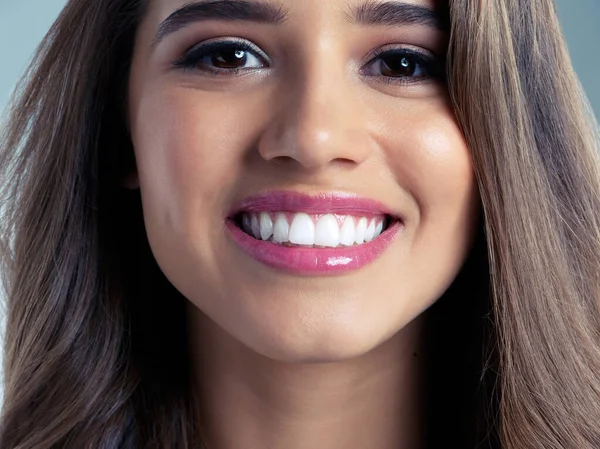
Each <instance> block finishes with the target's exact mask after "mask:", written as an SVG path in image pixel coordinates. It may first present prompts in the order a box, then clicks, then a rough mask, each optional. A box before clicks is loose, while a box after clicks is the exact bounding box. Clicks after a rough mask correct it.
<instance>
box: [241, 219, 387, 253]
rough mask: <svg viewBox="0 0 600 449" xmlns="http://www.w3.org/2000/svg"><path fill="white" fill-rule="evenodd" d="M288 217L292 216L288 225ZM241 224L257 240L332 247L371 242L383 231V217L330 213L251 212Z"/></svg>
mask: <svg viewBox="0 0 600 449" xmlns="http://www.w3.org/2000/svg"><path fill="white" fill-rule="evenodd" d="M288 216H290V217H293V218H291V221H292V223H291V225H290V223H289V220H288ZM317 218H318V220H317ZM273 221H274V222H273ZM340 223H341V226H340ZM241 227H242V229H243V230H244V231H245V232H246V233H247V234H249V235H252V236H254V238H256V239H257V240H264V241H267V240H268V241H271V242H274V243H279V244H283V243H292V244H295V245H303V246H317V247H328V248H336V247H338V246H340V245H341V246H354V245H361V244H363V243H367V242H370V241H372V240H373V239H374V238H376V237H378V236H379V235H380V234H381V233H382V232H383V229H384V227H385V220H382V219H381V218H372V219H367V218H366V217H360V218H359V217H351V216H346V217H343V216H337V215H334V214H325V215H322V216H320V217H318V216H317V217H315V216H310V215H308V214H306V213H297V214H294V215H292V214H290V213H283V212H278V213H272V212H271V213H270V212H261V213H257V212H252V213H246V214H243V215H242V223H241Z"/></svg>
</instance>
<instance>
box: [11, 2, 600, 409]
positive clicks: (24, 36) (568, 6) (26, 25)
mask: <svg viewBox="0 0 600 449" xmlns="http://www.w3.org/2000/svg"><path fill="white" fill-rule="evenodd" d="M65 3H66V0H28V1H23V0H21V1H15V0H0V67H1V69H0V111H2V110H3V109H4V108H5V106H6V104H7V100H8V97H9V95H10V92H11V91H12V89H13V87H14V85H15V83H16V81H17V79H18V77H19V74H20V73H21V72H22V71H23V70H24V69H25V67H26V66H27V62H28V61H29V59H30V57H31V55H32V53H33V51H34V49H35V47H36V46H37V44H38V42H39V41H40V40H41V39H42V37H43V36H44V34H45V33H46V31H47V29H48V28H49V27H50V24H51V23H52V22H53V21H54V19H55V18H56V17H57V15H58V13H59V11H60V9H61V8H62V7H63V6H64V5H65ZM557 4H558V10H559V14H560V17H561V20H562V24H563V29H564V32H565V35H566V37H567V43H568V45H569V50H570V52H571V57H572V59H573V64H574V65H575V69H576V70H577V73H578V74H579V77H580V79H581V82H582V84H583V87H584V88H585V90H586V92H587V94H588V97H589V99H590V101H591V103H592V106H593V108H594V110H595V112H596V117H600V48H599V47H600V27H599V26H598V25H597V23H598V21H599V19H600V0H557ZM548 70H561V67H548ZM0 299H1V298H0ZM1 310H2V309H1V308H0V311H1ZM2 321H3V320H2V319H1V317H0V327H2V326H1V322H2ZM0 374H1V373H0ZM1 402H2V389H1V387H0V403H1Z"/></svg>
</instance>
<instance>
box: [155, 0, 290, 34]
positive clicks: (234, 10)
mask: <svg viewBox="0 0 600 449" xmlns="http://www.w3.org/2000/svg"><path fill="white" fill-rule="evenodd" d="M286 19H287V11H285V10H284V9H283V7H277V6H274V5H272V4H270V3H267V2H264V1H257V0H201V1H195V2H191V3H188V4H186V5H183V6H182V7H181V8H179V9H177V10H176V11H174V12H173V13H172V14H171V15H169V17H167V18H166V19H165V20H164V21H163V22H162V23H161V24H160V25H159V27H158V30H157V32H156V36H155V37H154V45H158V43H159V42H160V41H161V40H163V39H164V38H165V36H167V35H168V34H171V33H173V32H175V31H177V30H179V29H181V28H183V27H185V26H187V25H189V24H190V23H193V22H200V21H205V20H224V21H229V22H233V21H245V22H257V23H268V24H273V25H279V24H281V23H283V22H285V20H286Z"/></svg>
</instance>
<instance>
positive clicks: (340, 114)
mask: <svg viewBox="0 0 600 449" xmlns="http://www.w3.org/2000/svg"><path fill="white" fill-rule="evenodd" d="M435 5H436V2H435V1H434V0H407V2H406V3H397V2H394V3H392V2H385V1H381V2H379V1H370V2H365V0H327V1H322V0H303V1H298V0H260V3H259V2H258V1H257V0H248V1H221V0H217V1H199V2H197V3H189V2H188V0H154V1H152V2H149V9H148V11H147V15H146V16H145V18H144V20H143V21H142V24H141V26H140V28H139V30H138V34H137V38H136V45H135V51H134V58H133V65H132V71H131V78H130V94H129V113H130V115H129V120H130V127H131V133H132V139H133V144H134V148H135V155H136V160H137V171H138V179H139V186H140V189H141V194H142V201H143V209H144V219H145V225H146V229H147V234H148V238H149V242H150V245H151V248H152V251H153V254H154V256H155V258H156V260H157V262H158V264H159V266H160V267H161V269H162V270H163V272H164V273H165V275H166V276H167V278H168V279H169V280H170V282H171V283H172V284H173V285H174V286H175V287H176V288H177V289H178V290H179V291H180V292H181V293H182V294H183V295H184V296H185V297H187V298H188V299H189V301H190V302H191V304H193V305H194V306H195V307H197V308H198V309H199V310H201V311H202V313H203V314H204V315H206V316H207V317H208V318H210V319H211V320H212V321H213V322H214V323H216V324H217V325H218V326H219V327H220V328H222V329H223V330H225V331H226V332H228V333H229V334H230V335H231V336H233V337H234V338H235V339H237V340H239V341H240V342H241V343H243V344H244V345H246V346H247V347H249V348H251V349H253V350H255V351H257V352H258V353H261V354H263V355H266V356H268V357H272V358H275V359H278V360H287V361H314V360H322V361H323V360H339V359H342V358H347V357H353V356H357V355H360V354H363V353H366V352H367V351H369V350H371V349H373V348H375V347H377V346H378V345H380V344H382V343H383V342H384V341H386V340H387V339H389V338H390V337H391V336H392V335H394V334H396V333H397V332H398V331H399V330H401V329H402V328H403V327H404V326H406V325H407V324H408V323H409V322H411V321H412V320H413V319H415V318H416V317H417V316H418V315H419V314H421V313H422V312H423V311H424V310H425V309H426V308H428V307H429V306H430V305H431V304H432V303H434V302H435V301H436V300H437V299H438V298H439V297H440V296H441V295H442V294H443V293H444V291H445V290H446V289H447V288H448V287H449V285H450V284H451V283H452V281H453V280H454V278H455V277H456V275H457V273H458V271H459V270H460V268H461V266H462V264H463V262H464V260H465V258H466V255H467V253H468V251H469V248H470V245H471V242H472V240H473V236H474V230H475V228H476V226H477V223H476V221H477V218H476V217H477V214H478V207H479V206H478V194H477V188H476V183H475V179H474V174H473V169H472V166H471V158H470V154H469V150H468V148H467V147H466V144H465V141H464V140H463V136H462V135H461V132H460V131H459V128H458V126H457V123H456V121H455V118H454V115H453V112H452V109H451V105H450V101H449V98H448V93H447V89H446V85H445V82H444V79H443V72H444V59H443V58H444V55H445V51H446V46H447V43H446V40H447V35H446V34H445V32H444V31H443V29H442V28H443V27H442V26H441V24H440V23H439V22H438V21H436V14H437V13H436V10H435Z"/></svg>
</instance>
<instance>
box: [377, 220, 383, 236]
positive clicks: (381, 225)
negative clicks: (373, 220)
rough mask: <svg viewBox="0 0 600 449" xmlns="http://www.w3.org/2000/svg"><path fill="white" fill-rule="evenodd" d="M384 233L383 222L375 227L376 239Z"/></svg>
mask: <svg viewBox="0 0 600 449" xmlns="http://www.w3.org/2000/svg"><path fill="white" fill-rule="evenodd" d="M382 232H383V220H381V221H380V222H379V223H377V226H375V237H379V236H380V235H381V233H382Z"/></svg>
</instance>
